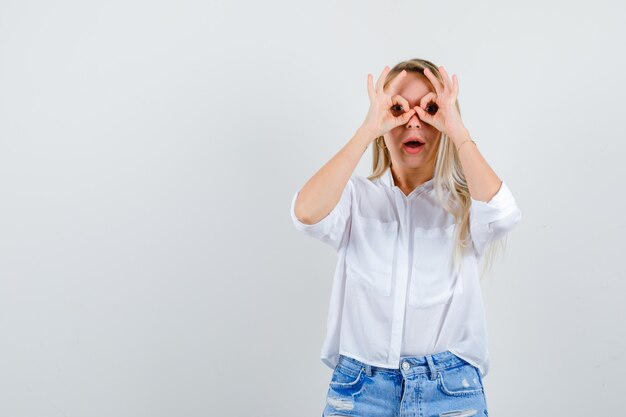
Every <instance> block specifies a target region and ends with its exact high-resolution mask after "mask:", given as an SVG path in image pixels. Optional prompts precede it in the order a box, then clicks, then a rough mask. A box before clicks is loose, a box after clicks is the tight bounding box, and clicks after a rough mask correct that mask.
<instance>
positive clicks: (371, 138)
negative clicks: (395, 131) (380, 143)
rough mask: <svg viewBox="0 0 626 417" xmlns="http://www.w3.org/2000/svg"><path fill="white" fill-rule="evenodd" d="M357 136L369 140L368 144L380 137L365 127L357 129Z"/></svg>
mask: <svg viewBox="0 0 626 417" xmlns="http://www.w3.org/2000/svg"><path fill="white" fill-rule="evenodd" d="M357 134H358V135H360V136H363V137H367V138H368V139H369V142H373V141H374V140H375V139H376V138H377V137H379V136H381V135H379V134H378V132H377V131H376V130H375V129H372V128H370V127H368V126H366V125H361V126H359V128H358V129H357ZM369 142H368V143H369Z"/></svg>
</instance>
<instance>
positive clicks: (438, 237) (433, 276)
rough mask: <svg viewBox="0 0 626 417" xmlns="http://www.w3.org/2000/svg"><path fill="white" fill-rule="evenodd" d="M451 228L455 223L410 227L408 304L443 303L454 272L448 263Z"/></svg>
mask: <svg viewBox="0 0 626 417" xmlns="http://www.w3.org/2000/svg"><path fill="white" fill-rule="evenodd" d="M454 228H455V224H452V225H450V226H448V227H446V228H444V229H442V228H434V229H422V228H419V227H416V228H415V229H414V231H413V266H412V271H411V288H410V290H409V305H410V306H412V307H415V308H425V307H431V306H434V305H437V304H443V303H445V302H446V301H447V300H448V299H449V298H450V296H451V295H452V292H453V291H454V286H455V283H456V275H457V274H455V273H454V269H453V265H452V260H453V250H454Z"/></svg>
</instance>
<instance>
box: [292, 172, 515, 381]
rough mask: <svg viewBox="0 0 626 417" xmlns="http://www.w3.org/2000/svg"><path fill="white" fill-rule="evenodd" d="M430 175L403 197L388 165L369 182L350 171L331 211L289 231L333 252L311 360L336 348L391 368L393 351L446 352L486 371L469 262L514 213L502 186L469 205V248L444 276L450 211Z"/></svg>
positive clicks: (326, 359) (332, 361)
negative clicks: (456, 268) (321, 327)
mask: <svg viewBox="0 0 626 417" xmlns="http://www.w3.org/2000/svg"><path fill="white" fill-rule="evenodd" d="M433 184H434V178H432V179H431V180H429V181H426V182H425V183H423V184H421V185H420V186H418V187H416V188H415V189H414V190H413V191H412V192H411V193H410V194H409V195H408V196H407V195H405V194H404V193H403V192H402V190H400V188H399V187H398V186H396V185H395V183H394V181H393V177H392V175H391V170H390V169H387V170H386V171H385V173H384V174H383V175H382V176H381V177H379V178H377V179H375V180H369V179H367V177H362V176H358V175H353V176H352V177H351V178H350V179H349V181H348V183H347V185H346V187H345V189H344V191H343V193H342V196H341V199H340V201H339V202H338V203H337V205H336V206H335V207H334V208H333V210H332V211H331V212H330V213H329V214H328V215H327V216H326V217H325V218H323V219H321V220H320V221H319V222H317V223H315V224H311V225H308V224H305V223H302V222H301V221H300V220H298V218H297V217H296V215H295V211H294V207H295V202H296V198H297V196H298V193H299V192H300V189H299V190H298V191H296V193H295V195H294V196H293V199H292V202H291V218H292V220H293V223H294V225H295V227H296V228H297V229H298V230H300V231H302V232H304V233H305V234H307V235H309V236H312V237H314V238H317V239H319V240H321V241H322V242H325V243H327V244H329V245H331V246H332V247H333V248H334V249H335V250H336V251H337V254H338V261H337V266H336V268H335V274H334V278H333V283H332V289H331V297H330V305H329V311H328V320H327V333H326V338H325V340H324V343H323V345H322V350H321V356H320V358H321V360H322V362H323V363H325V364H326V365H327V366H329V367H330V368H334V367H335V366H336V365H337V362H338V359H339V354H343V355H346V356H351V357H353V358H355V359H358V360H360V361H362V362H365V363H368V364H370V365H375V366H380V367H384V368H393V369H399V367H400V356H407V355H425V354H432V353H437V352H441V351H444V350H450V351H452V352H453V353H454V354H456V355H458V356H460V357H462V358H463V359H465V360H466V361H467V362H469V363H471V364H473V365H474V366H476V367H478V368H479V370H480V372H481V375H483V376H486V375H487V373H488V372H489V355H488V349H487V332H486V323H485V311H484V308H483V299H482V293H481V289H480V282H479V271H478V265H479V261H480V259H481V257H482V256H483V253H484V249H485V245H486V244H488V243H489V242H491V241H493V240H495V239H498V238H500V237H502V236H504V235H505V234H507V233H508V232H509V231H510V230H511V229H513V227H514V226H515V224H517V222H518V221H519V220H520V219H521V211H520V209H519V208H518V207H517V204H516V202H515V199H514V198H513V195H512V194H511V191H510V190H509V188H508V187H507V185H506V184H505V183H504V182H502V184H501V186H500V189H499V190H498V192H497V194H496V195H495V196H494V197H493V198H492V199H491V200H490V201H489V202H483V201H478V200H474V199H473V198H472V200H471V201H472V204H471V208H470V228H471V241H472V247H471V250H469V251H466V253H465V255H464V256H463V260H462V267H461V270H460V272H459V273H458V274H455V273H453V272H452V259H453V258H452V256H453V255H452V249H453V246H454V232H455V227H456V226H455V223H454V217H453V216H452V215H451V214H448V213H447V212H445V211H444V209H443V208H442V207H441V206H440V203H439V202H438V200H437V198H436V195H435V191H434V187H433Z"/></svg>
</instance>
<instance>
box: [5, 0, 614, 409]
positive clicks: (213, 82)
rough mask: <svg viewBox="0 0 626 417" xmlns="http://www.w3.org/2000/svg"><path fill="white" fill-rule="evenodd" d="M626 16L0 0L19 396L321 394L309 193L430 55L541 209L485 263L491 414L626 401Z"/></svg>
mask: <svg viewBox="0 0 626 417" xmlns="http://www.w3.org/2000/svg"><path fill="white" fill-rule="evenodd" d="M624 12H626V7H625V6H624V4H623V3H622V2H617V1H607V0H599V1H594V2H583V1H545V0H542V1H536V0H533V1H530V2H524V3H519V2H501V1H500V2H498V1H493V0H492V1H483V2H463V1H454V2H450V1H440V2H426V1H400V0H394V1H376V2H374V1H354V0H353V1H341V0H339V1H315V2H312V1H306V2H305V1H279V0H270V1H251V0H248V1H239V2H237V1H229V2H226V1H209V2H201V1H188V0H177V1H171V0H170V1H145V0H144V1H140V0H124V1H119V0H114V1H108V2H95V1H91V2H85V1H56V2H46V1H41V0H38V1H19V2H18V1H11V0H3V1H2V2H0V370H1V371H0V416H2V417H48V416H50V417H57V416H59V417H88V416H89V417H112V416H115V417H138V416H142V417H143V416H146V417H148V416H150V417H157V416H158V417H161V416H162V417H179V416H185V417H195V416H198V417H199V416H237V417H238V416H242V417H243V416H252V415H254V416H272V417H276V416H285V417H287V416H289V417H292V416H296V415H297V416H302V417H304V416H315V417H316V416H319V415H320V414H321V411H322V409H323V406H324V400H325V395H326V390H327V388H328V385H327V384H328V381H329V378H330V375H331V370H330V369H329V368H327V367H325V365H323V364H322V362H321V361H320V360H319V353H320V349H321V344H322V341H323V336H324V333H325V325H326V314H327V308H328V298H329V296H330V284H331V279H332V272H333V269H334V265H335V261H336V255H335V253H334V252H333V251H332V249H331V248H330V247H326V246H325V245H323V244H322V243H320V242H317V241H315V240H313V239H310V238H307V237H305V236H303V235H301V234H299V233H298V232H297V231H296V230H295V229H294V227H293V225H292V223H291V220H290V217H289V212H288V210H289V203H290V201H291V198H292V196H293V193H294V192H295V191H296V189H297V188H298V187H300V186H301V185H302V184H303V183H304V182H305V181H306V180H307V179H308V178H309V177H310V176H311V175H313V174H314V173H315V171H316V170H317V169H319V168H320V167H321V166H322V165H323V164H324V163H325V162H326V161H327V160H328V159H330V158H331V157H332V156H333V155H334V154H335V153H336V152H337V151H338V150H339V149H340V148H341V147H342V146H343V144H345V142H346V141H347V140H349V138H350V137H351V136H352V134H353V133H354V131H355V129H356V128H357V127H358V126H359V124H360V123H361V121H362V120H363V118H364V117H365V114H366V112H367V108H368V105H369V101H368V97H367V91H366V82H367V73H368V72H369V73H372V74H374V75H375V77H376V78H377V77H378V76H379V74H380V72H381V71H382V69H383V67H384V66H385V65H390V66H393V65H394V64H395V63H397V62H398V61H401V60H405V59H409V58H425V59H429V60H431V61H433V62H434V63H435V64H437V65H444V66H445V68H446V69H447V70H448V72H449V73H450V75H452V74H457V76H458V79H459V88H460V91H459V103H460V105H461V113H462V116H463V120H464V123H465V125H466V126H467V128H468V130H469V131H470V133H471V134H472V137H473V138H474V140H475V141H476V142H477V144H478V146H479V149H480V150H481V152H482V153H483V155H484V156H485V158H486V159H487V161H488V162H489V163H490V165H491V166H492V167H493V168H494V170H495V171H496V173H497V174H498V175H499V176H500V177H501V178H502V179H504V180H505V181H506V182H507V184H508V185H509V187H510V189H511V190H512V192H513V193H514V195H515V197H516V200H517V202H518V205H519V207H520V209H521V210H522V213H523V220H522V221H521V222H520V224H518V225H517V227H516V229H515V230H514V231H513V232H512V233H511V234H510V235H509V237H508V245H507V249H506V252H505V255H504V256H503V257H501V258H500V260H499V261H498V263H497V264H496V265H495V266H494V268H493V270H492V272H491V273H490V274H489V275H488V276H487V277H486V278H485V279H484V280H483V293H484V297H485V308H486V310H487V315H488V317H487V319H488V330H489V347H490V353H491V361H492V367H491V371H490V374H489V375H488V376H487V377H486V379H485V381H484V382H485V389H486V395H487V400H488V404H489V408H490V415H493V416H495V417H498V416H506V417H517V416H520V417H521V416H527V415H537V416H565V415H567V416H581V417H582V416H588V415H618V414H620V413H621V412H622V410H623V399H622V391H623V390H622V386H623V378H624V372H625V371H626V334H625V330H624V329H625V326H624V323H623V317H624V315H625V314H626V308H625V307H624V301H623V296H624V292H625V291H626V281H625V279H626V267H625V266H624V254H623V252H624V243H623V235H624V232H626V220H625V219H624V212H626V198H625V195H624V190H625V186H624V183H623V178H624V176H625V175H626V168H625V163H624V158H625V155H626V145H625V144H624V141H625V139H626V135H625V133H624V131H625V128H624V126H623V121H624V110H625V109H624V104H623V103H624V100H623V97H624V96H625V93H626V88H625V84H624V70H625V69H626V68H625V67H626V66H625V63H626V62H625V56H624V52H623V45H622V42H621V41H622V40H623V39H624V37H625V36H626V33H625V31H624V29H623V22H622V20H623V16H624ZM370 155H371V150H369V149H368V151H367V152H366V153H365V155H364V157H363V160H362V161H361V164H360V165H359V167H358V168H357V171H355V173H356V174H359V175H367V174H368V173H369V172H370V161H371V158H370Z"/></svg>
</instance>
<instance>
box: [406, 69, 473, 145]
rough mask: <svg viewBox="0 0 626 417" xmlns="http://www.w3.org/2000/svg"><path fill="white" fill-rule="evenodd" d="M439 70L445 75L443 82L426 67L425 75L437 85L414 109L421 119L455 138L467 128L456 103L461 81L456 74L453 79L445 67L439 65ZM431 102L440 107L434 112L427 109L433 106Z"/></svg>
mask: <svg viewBox="0 0 626 417" xmlns="http://www.w3.org/2000/svg"><path fill="white" fill-rule="evenodd" d="M439 72H440V73H441V76H442V77H443V81H444V82H443V83H441V81H439V79H437V77H435V74H433V73H432V72H431V71H430V70H429V69H428V68H424V75H425V76H426V77H427V78H428V79H429V80H430V82H431V83H432V84H433V86H434V87H435V92H434V93H433V92H430V93H428V94H426V95H425V96H424V97H422V100H421V101H420V104H419V106H415V107H414V109H415V112H416V113H417V115H418V116H419V118H420V119H421V120H423V121H424V122H426V123H428V124H429V125H432V126H434V127H435V128H436V129H437V130H439V131H440V132H443V133H444V134H446V135H447V136H448V137H450V138H451V139H453V138H455V137H456V136H458V135H460V134H461V132H464V131H466V130H467V129H465V126H464V125H463V121H462V120H461V115H460V113H459V111H458V109H457V108H456V105H455V103H456V99H457V96H458V94H459V81H458V79H457V77H456V74H453V75H452V80H451V79H450V77H449V76H448V73H447V72H446V70H445V69H444V68H443V67H439ZM431 103H435V104H436V105H437V107H438V109H437V111H436V112H435V113H434V114H431V113H429V112H427V111H426V109H427V108H428V107H429V106H432V104H431Z"/></svg>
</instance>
